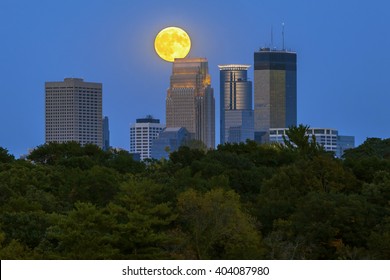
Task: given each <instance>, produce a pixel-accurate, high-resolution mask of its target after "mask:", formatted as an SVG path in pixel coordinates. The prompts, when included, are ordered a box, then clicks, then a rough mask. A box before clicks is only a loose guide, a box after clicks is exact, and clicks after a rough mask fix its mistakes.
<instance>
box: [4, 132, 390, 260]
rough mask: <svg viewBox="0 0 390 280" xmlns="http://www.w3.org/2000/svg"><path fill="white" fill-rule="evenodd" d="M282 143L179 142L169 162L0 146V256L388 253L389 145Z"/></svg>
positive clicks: (89, 150) (293, 135)
mask: <svg viewBox="0 0 390 280" xmlns="http://www.w3.org/2000/svg"><path fill="white" fill-rule="evenodd" d="M305 129H307V127H304V126H300V127H297V128H293V129H291V130H290V132H289V133H290V134H289V135H288V136H289V140H286V141H285V142H286V143H285V145H283V146H280V145H258V144H256V143H254V142H247V143H245V144H225V145H220V146H218V148H217V149H216V150H210V151H206V150H205V149H196V148H194V147H191V146H183V147H181V148H180V149H179V150H178V151H176V152H173V153H172V154H171V155H170V159H169V160H161V161H155V160H152V161H148V162H145V163H140V162H135V161H133V159H132V156H131V155H130V154H129V153H127V152H125V151H119V152H118V151H114V150H111V151H102V150H100V149H99V148H98V147H96V146H93V145H87V146H84V147H81V146H80V145H78V144H77V143H66V144H55V143H51V144H45V145H42V146H39V147H37V148H36V149H35V150H34V151H33V152H32V153H31V154H30V155H29V156H28V158H27V159H19V160H16V159H15V158H14V157H13V156H12V155H10V154H9V153H8V151H7V150H5V149H3V148H0V258H1V259H389V258H390V140H389V139H387V140H381V139H373V138H371V139H367V141H366V142H365V143H364V144H362V145H361V146H359V147H357V148H355V149H352V150H348V151H347V152H346V153H345V156H344V159H342V160H340V159H336V158H334V157H333V156H332V155H330V154H328V153H325V152H324V151H323V149H322V148H321V147H319V146H318V145H316V144H315V143H313V141H312V142H310V141H309V139H308V138H306V137H305V133H304V130H305Z"/></svg>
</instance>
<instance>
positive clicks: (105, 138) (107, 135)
mask: <svg viewBox="0 0 390 280" xmlns="http://www.w3.org/2000/svg"><path fill="white" fill-rule="evenodd" d="M109 149H110V128H109V125H108V117H104V118H103V150H105V151H108V150H109Z"/></svg>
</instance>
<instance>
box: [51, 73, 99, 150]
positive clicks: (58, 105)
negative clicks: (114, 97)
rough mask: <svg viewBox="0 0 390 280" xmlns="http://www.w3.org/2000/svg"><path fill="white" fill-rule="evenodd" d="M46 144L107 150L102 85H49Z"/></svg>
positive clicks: (72, 82) (72, 80)
mask: <svg viewBox="0 0 390 280" xmlns="http://www.w3.org/2000/svg"><path fill="white" fill-rule="evenodd" d="M45 141H46V143H48V142H58V143H63V142H68V141H76V142H79V143H80V144H81V145H85V144H87V143H92V144H96V145H97V146H99V147H101V148H102V147H103V129H102V84H101V83H90V82H84V81H83V79H75V78H66V79H64V81H63V82H46V83H45Z"/></svg>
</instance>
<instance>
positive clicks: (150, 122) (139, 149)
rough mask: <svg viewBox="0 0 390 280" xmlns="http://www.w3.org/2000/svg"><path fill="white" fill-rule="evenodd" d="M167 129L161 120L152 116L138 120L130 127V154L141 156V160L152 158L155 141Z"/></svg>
mask: <svg viewBox="0 0 390 280" xmlns="http://www.w3.org/2000/svg"><path fill="white" fill-rule="evenodd" d="M164 128H165V126H164V125H163V124H160V120H159V119H154V118H153V117H152V116H146V118H141V119H137V120H136V123H135V124H132V125H131V126H130V153H133V154H140V159H141V160H144V159H147V158H151V149H152V143H153V140H154V139H156V138H158V135H159V133H160V132H161V131H162V130H163V129H164Z"/></svg>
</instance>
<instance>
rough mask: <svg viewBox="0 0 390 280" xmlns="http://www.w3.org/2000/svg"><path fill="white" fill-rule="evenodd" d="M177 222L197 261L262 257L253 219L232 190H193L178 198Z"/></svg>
mask: <svg viewBox="0 0 390 280" xmlns="http://www.w3.org/2000/svg"><path fill="white" fill-rule="evenodd" d="M178 209H179V214H180V216H179V220H180V221H181V225H182V228H183V231H184V232H185V233H187V234H188V236H189V237H190V239H189V240H188V242H190V244H191V245H190V246H191V247H192V249H193V251H194V252H195V255H196V258H198V259H256V258H261V257H262V255H263V248H262V243H261V236H260V235H259V232H257V231H256V229H255V226H254V220H253V218H251V217H250V216H249V215H247V214H245V213H244V212H243V211H242V210H241V205H240V201H239V196H238V195H237V194H236V193H234V192H233V191H225V190H223V189H213V190H211V191H209V192H206V193H205V194H201V193H199V192H196V191H195V190H193V189H190V190H187V191H186V192H184V193H182V194H180V195H179V198H178Z"/></svg>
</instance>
